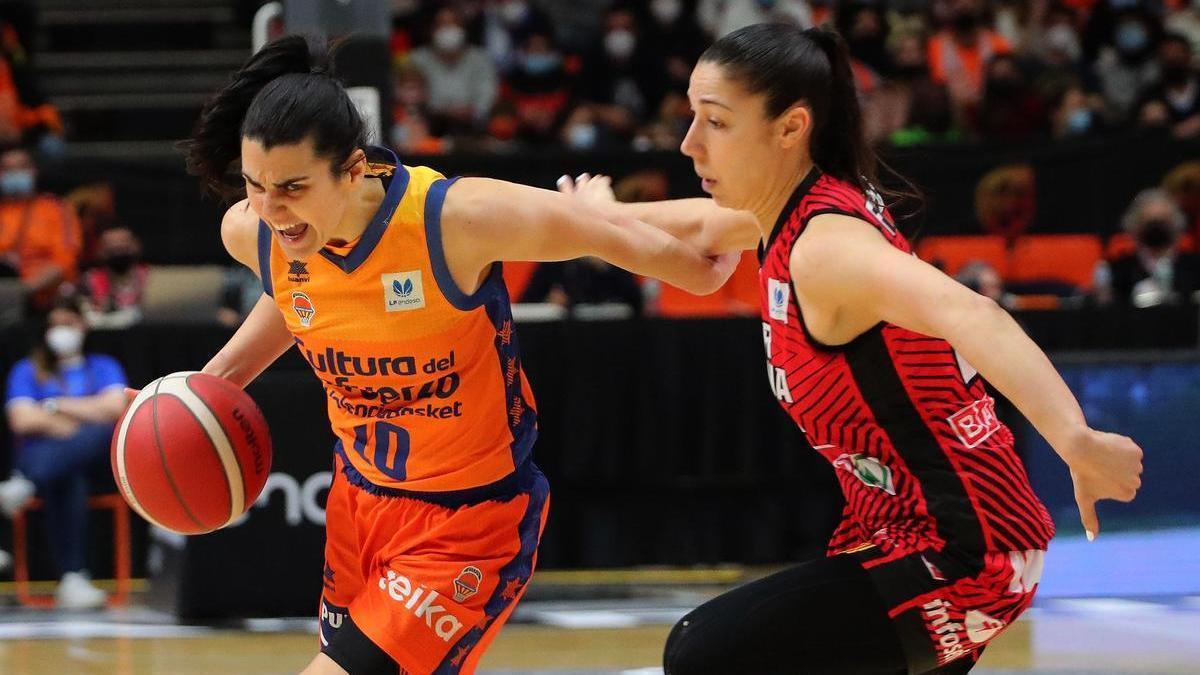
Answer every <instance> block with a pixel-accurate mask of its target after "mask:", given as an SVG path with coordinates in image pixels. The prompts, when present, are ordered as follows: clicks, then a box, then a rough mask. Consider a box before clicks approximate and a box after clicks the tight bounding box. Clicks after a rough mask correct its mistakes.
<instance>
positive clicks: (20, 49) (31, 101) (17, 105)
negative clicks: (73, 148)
mask: <svg viewBox="0 0 1200 675" xmlns="http://www.w3.org/2000/svg"><path fill="white" fill-rule="evenodd" d="M24 37H28V36H22V35H20V34H19V33H18V32H17V29H16V28H15V27H14V25H13V24H12V23H9V22H8V21H7V20H5V21H4V22H3V23H0V144H17V143H28V144H31V145H35V146H36V147H37V148H38V149H39V151H41V152H42V153H43V154H44V155H46V156H58V155H61V154H62V152H63V150H64V144H63V123H62V118H61V117H60V116H59V113H58V109H57V108H55V107H54V106H53V105H51V104H50V103H48V102H47V101H46V99H45V96H44V95H43V94H42V91H41V87H40V86H39V84H38V81H37V76H36V73H35V72H34V70H33V68H32V65H31V63H30V60H29V53H28V51H26V48H25V45H24V43H23V42H22V38H24Z"/></svg>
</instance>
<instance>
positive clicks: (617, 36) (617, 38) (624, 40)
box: [604, 28, 637, 61]
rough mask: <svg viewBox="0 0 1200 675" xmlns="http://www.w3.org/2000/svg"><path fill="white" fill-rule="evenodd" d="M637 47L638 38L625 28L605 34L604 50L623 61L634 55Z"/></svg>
mask: <svg viewBox="0 0 1200 675" xmlns="http://www.w3.org/2000/svg"><path fill="white" fill-rule="evenodd" d="M635 47H637V38H636V37H634V35H633V33H630V32H629V31H627V30H625V29H624V28H618V29H617V30H614V31H611V32H609V34H608V35H605V36H604V51H606V52H608V55H609V56H611V57H613V58H614V59H620V60H622V61H623V60H625V59H628V58H629V57H630V56H632V55H633V50H634V48H635Z"/></svg>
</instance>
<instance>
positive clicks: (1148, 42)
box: [1084, 8, 1161, 122]
mask: <svg viewBox="0 0 1200 675" xmlns="http://www.w3.org/2000/svg"><path fill="white" fill-rule="evenodd" d="M1097 12H1098V13H1103V12H1101V10H1100V9H1099V8H1098V9H1097ZM1095 16H1096V15H1095V14H1094V15H1093V18H1095ZM1111 23H1112V28H1111V32H1110V33H1109V34H1108V35H1107V36H1106V37H1107V40H1106V41H1105V43H1103V45H1102V46H1101V47H1100V52H1099V56H1098V58H1097V60H1096V65H1095V69H1096V76H1097V78H1098V79H1099V81H1100V92H1101V93H1102V94H1103V95H1104V100H1105V101H1106V102H1107V103H1108V108H1109V114H1110V116H1111V117H1112V118H1113V119H1114V120H1116V121H1119V122H1124V121H1125V120H1126V119H1128V118H1129V117H1130V116H1131V115H1132V114H1133V113H1136V112H1137V111H1136V110H1135V109H1134V107H1135V105H1136V104H1137V101H1138V96H1139V95H1140V94H1141V92H1142V91H1143V90H1145V88H1146V87H1148V86H1150V85H1152V84H1154V83H1155V82H1156V81H1157V80H1158V67H1157V64H1156V63H1155V61H1154V58H1153V57H1154V49H1155V46H1156V44H1157V42H1158V38H1159V34H1160V33H1161V30H1160V27H1159V25H1158V23H1157V21H1156V20H1155V17H1154V15H1152V14H1151V13H1150V12H1149V11H1148V10H1144V9H1136V8H1135V9H1126V10H1122V11H1121V12H1120V13H1118V14H1116V15H1115V16H1114V17H1113V18H1112V20H1111ZM1084 53H1085V54H1087V53H1088V52H1087V50H1086V48H1085V50H1084Z"/></svg>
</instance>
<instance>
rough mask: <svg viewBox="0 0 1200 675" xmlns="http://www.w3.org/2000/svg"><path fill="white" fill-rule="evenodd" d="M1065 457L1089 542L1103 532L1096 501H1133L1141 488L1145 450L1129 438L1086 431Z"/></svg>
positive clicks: (1103, 432) (1092, 430)
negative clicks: (1097, 514) (1097, 513)
mask: <svg viewBox="0 0 1200 675" xmlns="http://www.w3.org/2000/svg"><path fill="white" fill-rule="evenodd" d="M1073 445H1074V447H1072V448H1071V449H1070V450H1069V451H1068V452H1067V453H1064V455H1063V456H1064V458H1066V460H1067V466H1069V467H1070V469H1071V481H1072V482H1073V483H1074V484H1075V503H1076V504H1077V505H1078V506H1079V517H1080V520H1081V521H1082V522H1083V529H1084V530H1085V531H1086V532H1087V535H1088V539H1094V538H1095V537H1096V535H1097V534H1099V533H1100V520H1099V518H1097V517H1096V502H1098V501H1100V500H1101V499H1115V500H1117V501H1120V502H1130V501H1133V498H1134V497H1135V496H1136V495H1137V491H1138V488H1140V487H1141V486H1142V454H1143V453H1142V449H1141V448H1140V447H1138V445H1137V443H1134V442H1133V439H1131V438H1129V437H1128V436H1121V435H1120V434H1110V433H1108V432H1105V431H1096V430H1095V429H1087V430H1086V431H1085V432H1084V433H1083V434H1081V436H1080V438H1079V439H1078V440H1077V441H1075V442H1074V444H1073Z"/></svg>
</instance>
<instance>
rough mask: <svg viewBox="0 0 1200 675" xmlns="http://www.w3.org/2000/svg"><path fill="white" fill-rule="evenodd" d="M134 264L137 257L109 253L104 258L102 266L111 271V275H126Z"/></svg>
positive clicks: (122, 253) (129, 254) (121, 253)
mask: <svg viewBox="0 0 1200 675" xmlns="http://www.w3.org/2000/svg"><path fill="white" fill-rule="evenodd" d="M136 262H137V256H135V255H134V254H132V253H125V252H120V253H109V254H107V255H105V256H104V266H105V267H107V268H108V269H110V270H112V272H113V274H126V273H128V272H129V270H130V269H132V268H133V265H134V263H136Z"/></svg>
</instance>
